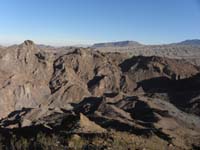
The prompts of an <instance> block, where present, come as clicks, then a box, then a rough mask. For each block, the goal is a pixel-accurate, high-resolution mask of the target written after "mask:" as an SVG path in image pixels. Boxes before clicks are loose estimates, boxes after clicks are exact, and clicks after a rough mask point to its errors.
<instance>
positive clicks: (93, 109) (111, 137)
mask: <svg viewBox="0 0 200 150" xmlns="http://www.w3.org/2000/svg"><path fill="white" fill-rule="evenodd" d="M0 85H1V88H0V118H1V120H0V126H1V135H2V137H0V143H1V146H2V149H3V148H7V149H20V146H25V148H24V149H30V147H32V148H33V149H39V148H38V147H40V149H50V147H51V148H52V149H70V148H71V149H75V147H76V146H79V147H78V148H80V149H84V148H85V149H86V148H88V147H89V149H90V148H91V149H92V148H93V149H98V148H101V149H116V146H117V145H118V148H119V149H120V145H121V146H122V145H124V146H122V147H121V149H124V148H125V149H137V148H138V149H142V148H147V149H159V150H160V149H166V148H167V149H192V148H193V149H195V148H196V149H198V148H199V146H200V143H199V141H200V127H199V125H200V101H199V95H200V90H199V89H200V75H199V67H198V66H195V65H193V64H190V63H189V62H187V61H185V60H182V59H171V58H165V57H158V56H130V55H129V54H128V53H122V54H121V53H116V52H108V53H107V52H99V51H95V50H93V49H89V48H88V49H86V48H68V49H62V50H61V49H59V50H57V51H56V50H55V49H53V50H52V48H50V49H49V50H48V48H45V49H44V48H42V47H38V46H37V45H35V44H34V43H33V42H32V41H25V42H24V43H23V44H21V45H16V46H12V47H7V48H4V49H1V54H0ZM122 135H123V136H122ZM6 136H7V138H6V139H5V138H3V137H6ZM38 136H39V137H38ZM120 136H122V138H121V137H120ZM16 137H18V139H17V138H16ZM65 138H66V139H68V140H64V139H65ZM63 140H64V141H63ZM127 140H128V141H129V142H128V143H127ZM24 141H26V144H22V143H23V142H24ZM76 142H77V143H80V144H77V143H76ZM49 144H50V145H49ZM125 146H126V147H125ZM21 149H22V147H21Z"/></svg>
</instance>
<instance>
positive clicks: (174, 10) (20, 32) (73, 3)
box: [0, 0, 200, 45]
mask: <svg viewBox="0 0 200 150" xmlns="http://www.w3.org/2000/svg"><path fill="white" fill-rule="evenodd" d="M0 2H1V3H0V43H7V44H8V43H19V42H22V41H23V40H25V39H32V40H34V41H36V42H37V43H44V44H54V45H66V44H78V43H83V44H90V43H95V42H104V41H119V40H136V41H139V42H142V43H147V44H158V43H169V42H176V41H181V40H185V39H195V38H200V0H0Z"/></svg>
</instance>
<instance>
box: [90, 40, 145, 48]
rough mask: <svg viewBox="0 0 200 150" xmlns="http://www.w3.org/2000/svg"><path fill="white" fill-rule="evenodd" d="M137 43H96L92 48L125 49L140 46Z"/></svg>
mask: <svg viewBox="0 0 200 150" xmlns="http://www.w3.org/2000/svg"><path fill="white" fill-rule="evenodd" d="M141 45H142V44H140V43H139V42H136V41H119V42H107V43H96V44H94V45H93V46H92V47H94V48H99V47H127V46H141Z"/></svg>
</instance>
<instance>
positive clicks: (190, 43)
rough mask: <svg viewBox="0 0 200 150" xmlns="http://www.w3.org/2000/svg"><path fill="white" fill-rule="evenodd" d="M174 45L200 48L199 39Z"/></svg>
mask: <svg viewBox="0 0 200 150" xmlns="http://www.w3.org/2000/svg"><path fill="white" fill-rule="evenodd" d="M175 44H176V45H198V46H200V40H199V39H193V40H185V41H182V42H180V43H175Z"/></svg>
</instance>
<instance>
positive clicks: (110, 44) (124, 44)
mask: <svg viewBox="0 0 200 150" xmlns="http://www.w3.org/2000/svg"><path fill="white" fill-rule="evenodd" d="M166 45H194V46H200V40H199V39H192V40H185V41H182V42H178V43H173V44H166ZM137 46H144V44H141V43H139V42H137V41H119V42H105V43H96V44H94V45H93V46H92V47H93V48H103V47H137ZM146 46H147V45H146Z"/></svg>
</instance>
